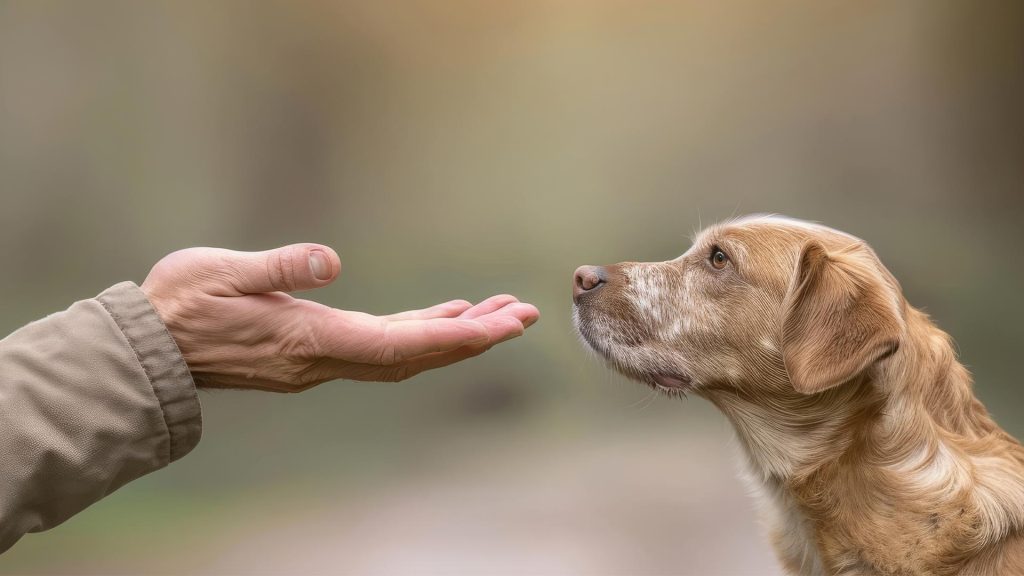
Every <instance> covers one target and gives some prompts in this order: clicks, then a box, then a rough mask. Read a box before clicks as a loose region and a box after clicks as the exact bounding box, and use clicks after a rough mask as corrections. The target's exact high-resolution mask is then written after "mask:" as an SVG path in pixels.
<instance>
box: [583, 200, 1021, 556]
mask: <svg viewBox="0 0 1024 576" xmlns="http://www.w3.org/2000/svg"><path fill="white" fill-rule="evenodd" d="M573 302H574V310H573V319H574V323H575V325H576V328H577V331H578V332H579V334H580V335H581V336H582V339H583V340H584V341H585V343H586V344H587V345H589V346H590V347H591V348H593V350H595V351H596V352H597V353H598V354H599V355H600V356H602V357H603V358H604V359H605V360H606V361H607V362H608V364H609V365H610V366H611V367H612V368H613V369H615V370H617V371H618V372H620V373H622V374H624V375H626V376H627V377H630V378H632V379H635V380H638V381H640V382H642V383H645V384H647V385H649V386H651V387H652V388H654V389H656V390H659V391H661V392H664V393H666V394H668V395H672V396H678V395H685V394H688V393H692V394H694V395H697V396H700V397H703V398H706V399H707V400H709V401H710V402H712V403H713V404H714V405H715V406H716V407H717V408H718V409H719V410H720V411H721V412H722V413H723V414H724V415H725V416H726V418H728V420H729V421H730V422H731V424H732V425H733V427H734V429H735V431H736V435H737V437H738V439H739V443H740V445H741V446H742V448H743V452H744V453H745V455H746V458H745V460H746V464H747V465H748V467H749V474H748V476H749V478H750V481H751V482H752V484H753V485H754V488H755V492H756V493H757V494H758V495H759V499H760V500H761V501H762V503H763V508H764V512H765V516H766V518H765V520H766V521H767V524H768V526H769V528H770V534H771V540H772V544H773V547H774V549H775V552H776V554H777V556H778V558H779V561H780V562H781V564H782V566H783V567H784V569H785V570H786V571H787V572H788V573H790V574H794V575H824V574H830V575H831V574H836V575H844V576H854V575H857V576H860V575H892V576H895V575H911V574H913V575H917V574H922V575H924V574H927V575H936V576H944V575H954V574H962V575H1000V576H1006V575H1014V574H1021V575H1024V447H1022V446H1021V444H1020V443H1019V442H1018V441H1017V440H1015V439H1014V438H1013V437H1011V436H1010V435H1009V434H1007V433H1006V432H1004V431H1003V430H1002V429H1001V428H999V426H997V425H996V423H995V422H994V421H993V419H992V418H991V417H990V416H989V414H988V412H987V411H986V409H985V407H984V406H983V405H982V404H981V402H979V401H978V400H977V399H976V398H975V397H974V394H973V392H972V380H971V376H970V374H969V373H968V371H967V370H966V369H965V368H964V367H963V365H961V364H960V363H959V362H958V360H957V358H956V352H955V349H954V347H953V343H952V341H951V339H950V337H949V336H948V335H947V334H946V333H944V332H942V331H941V330H940V329H939V328H937V327H936V326H935V324H933V323H932V322H931V320H930V319H929V318H928V316H926V315H925V314H924V313H922V312H920V311H919V310H917V309H915V308H913V307H912V306H911V305H910V304H909V303H907V301H906V299H905V298H904V297H903V294H902V292H901V289H900V285H899V283H898V282H897V281H896V279H895V278H894V277H893V275H892V274H891V273H890V272H889V271H888V270H887V269H886V268H885V266H883V265H882V263H881V261H880V260H879V258H878V257H877V255H876V254H875V252H874V251H873V250H872V249H871V248H870V247H869V246H868V245H867V244H866V243H865V242H864V241H862V240H860V239H858V238H856V237H854V236H851V235H849V234H846V233H843V232H840V231H837V230H833V229H831V228H827V227H825V226H823V225H819V224H814V223H809V222H804V221H800V220H795V219H791V218H785V217H780V216H771V215H755V216H748V217H744V218H739V219H734V220H731V221H727V222H724V223H722V224H719V225H715V226H712V227H710V228H707V229H705V230H704V231H702V232H701V233H700V234H698V236H697V237H696V239H695V240H694V242H693V245H692V247H691V248H690V249H689V250H688V251H687V252H686V253H684V254H683V255H682V256H680V257H678V258H676V259H674V260H670V261H667V262H651V263H638V262H623V263H620V264H616V265H613V266H604V267H598V266H582V267H580V268H579V269H577V270H576V273H575V275H574V279H573Z"/></svg>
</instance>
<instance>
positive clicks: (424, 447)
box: [0, 0, 1024, 575]
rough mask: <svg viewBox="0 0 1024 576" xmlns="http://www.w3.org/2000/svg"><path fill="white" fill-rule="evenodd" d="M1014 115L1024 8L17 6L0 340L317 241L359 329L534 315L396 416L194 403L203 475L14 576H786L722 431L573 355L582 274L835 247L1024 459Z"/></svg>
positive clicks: (1019, 128)
mask: <svg viewBox="0 0 1024 576" xmlns="http://www.w3.org/2000/svg"><path fill="white" fill-rule="evenodd" d="M1022 103H1024V4H1021V3H1019V2H1005V3H1001V2H943V1H936V0H921V1H908V2H856V3H850V2H816V1H815V2H810V1H808V2H791V1H782V2H770V3H767V2H754V1H752V0H751V1H737V2H731V1H724V2H670V1H646V0H586V1H583V0H519V1H517V2H501V1H496V0H484V1H481V0H475V1H470V0H431V1H429V2H428V1H408V2H393V1H385V0H375V1H373V2H368V1H367V2H355V1H346V0H343V1H335V2H316V1H310V2H264V3H253V2H215V3H214V2H156V1H154V2H128V1H124V2H108V1H102V0H95V1H91V2H72V1H67V2H49V1H36V0H26V1H14V2H12V1H6V0H0V270H3V273H2V274H0V334H7V333H9V332H11V331H13V330H15V329H17V328H18V327H20V326H21V325H23V324H25V323H27V322H29V321H31V320H33V319H36V318H39V317H42V316H44V315H46V314H48V313H50V312H53V311H56V310H59V309H63V308H64V307H66V306H68V305H69V304H70V303H71V302H73V301H75V300H77V299H81V298H86V297H90V296H93V295H95V294H96V293H98V292H100V291H101V290H103V289H104V288H106V287H107V286H109V285H111V284H114V283H116V282H118V281H121V280H126V279H130V280H135V281H136V282H141V281H142V279H143V278H144V277H145V275H146V273H147V271H148V270H149V267H150V266H151V265H152V264H153V263H155V262H156V261H157V260H158V259H159V258H160V257H161V256H163V255H164V254H166V253H168V252H171V251H173V250H176V249H178V248H182V247H187V246H197V245H209V246H223V247H229V248H235V249H241V250H260V249H266V248H271V247H275V246H278V245H281V244H285V243H290V242H298V241H311V242H322V243H327V244H329V245H331V246H334V247H335V248H337V250H338V252H339V253H340V254H341V255H342V260H343V262H344V270H343V272H342V277H341V279H340V280H339V281H338V282H337V283H336V284H335V285H334V286H331V287H329V288H326V289H323V290H320V291H318V292H315V293H311V294H308V297H309V298H312V299H315V300H318V301H321V302H324V303H328V304H331V305H334V306H337V307H341V308H349V309H357V310H364V311H368V312H373V313H389V312H394V311H398V310H403V309H410V308H420V307H424V306H428V305H430V304H432V303H435V302H439V301H443V300H448V299H452V298H466V299H471V300H479V299H482V298H484V297H486V296H489V295H491V294H495V293H501V292H510V293H513V294H516V295H517V296H519V297H520V298H521V299H523V300H526V301H530V302H533V303H535V304H537V305H538V306H539V307H540V309H541V311H542V313H543V318H542V320H541V322H540V323H539V324H538V325H537V326H535V327H534V328H532V329H531V330H530V333H529V334H528V335H527V336H526V337H525V338H522V339H519V340H516V341H513V342H512V343H509V344H507V345H503V346H501V347H499V348H496V349H495V350H493V351H491V352H489V353H488V354H486V355H485V356H483V357H481V358H477V359H474V360H471V361H469V362H467V363H465V364H462V365H458V366H455V367H451V368H448V369H445V370H441V371H437V372H433V373H429V374H425V375H422V376H419V377H417V378H416V379H414V380H413V381H410V382H406V383H403V384H398V385H388V384H354V383H347V382H332V383H328V384H325V385H322V386H320V387H319V388H317V389H314V390H312V391H309V392H306V393H304V394H301V395H295V396H280V395H270V394H263V393H238V392H204V393H203V394H202V395H201V396H202V403H203V410H204V418H205V431H204V438H203V441H202V442H201V443H200V445H199V447H198V448H197V449H196V450H195V451H194V452H193V453H192V454H191V455H189V456H188V457H187V458H185V459H183V460H182V461H180V462H178V463H175V464H174V465H173V466H171V467H170V468H168V469H167V470H164V471H161V472H159V473H157V474H153V475H151V476H148V477H146V478H143V479H141V480H139V481H137V482H134V483H132V484H131V485H129V486H127V487H125V488H123V489H121V490H120V491H118V492H117V493H116V494H115V495H114V496H112V497H110V498H108V499H106V500H104V501H102V502H100V503H99V504H97V505H96V506H94V507H92V508H90V509H89V510H87V511H85V512H84V513H82V514H80V515H79V516H77V517H75V518H73V519H72V520H70V521H69V522H67V523H66V524H64V525H62V526H60V527H58V528H56V529H54V530H51V531H49V532H46V533H43V534H38V535H30V536H28V537H26V538H24V539H23V540H22V541H21V542H20V543H19V544H18V545H17V546H16V547H15V548H14V549H13V550H12V551H11V552H9V553H7V554H6V555H5V556H3V557H2V558H0V572H3V573H23V574H101V573H102V574H263V573H265V574H297V573H351V574H515V575H528V574H538V575H548V574H550V575H560V574H584V575H588V574H595V575H600V574H679V575H682V574H700V575H714V574H723V575H726V574H756V575H771V574H776V573H778V572H777V568H776V567H775V563H774V560H773V556H772V553H771V551H770V548H769V546H768V544H767V540H766V538H765V537H764V535H763V534H762V530H761V527H760V525H759V523H758V519H757V514H756V510H755V506H754V504H753V502H752V501H751V500H750V499H749V498H748V496H747V493H746V490H745V489H744V487H743V485H742V483H741V482H740V481H738V480H737V479H736V472H737V470H738V466H737V463H738V458H737V454H738V452H737V448H736V446H735V442H734V441H733V440H732V433H731V431H730V429H729V427H728V425H727V424H726V422H725V421H724V419H722V418H721V417H719V416H718V415H717V414H716V413H715V412H714V410H713V409H712V408H711V407H710V406H709V405H708V404H707V403H705V402H703V401H701V400H699V399H690V400H686V401H673V400H668V399H665V398H661V397H655V396H652V395H651V394H650V393H649V392H648V391H647V389H646V388H642V387H640V386H637V385H634V384H631V383H628V382H625V381H624V380H622V379H621V378H619V377H617V376H613V375H611V374H610V373H609V372H607V371H606V370H605V369H604V368H603V367H602V366H601V364H600V362H598V361H597V360H596V359H595V358H593V357H591V356H590V355H589V354H587V353H585V352H584V351H583V350H582V348H581V346H580V345H579V343H578V342H577V340H576V337H575V336H574V334H573V333H572V330H571V328H570V323H569V318H570V276H571V273H572V271H573V269H574V268H575V267H576V266H578V265H581V264H585V263H593V264H598V263H611V262H616V261H621V260H664V259H668V258H672V257H675V256H676V255H678V254H679V253H681V252H683V251H684V250H685V249H686V248H687V246H688V244H689V236H690V235H691V234H692V233H693V232H694V231H695V230H696V229H698V228H699V227H700V226H701V225H702V224H704V225H706V224H708V223H710V222H713V221H716V220H719V219H722V218H725V217H729V216H732V215H739V214H745V213H751V212H779V213H784V214H787V215H791V216H795V217H799V218H806V219H812V220H818V221H821V222H823V223H826V224H829V225H832V226H834V227H837V228H841V229H843V230H846V231H849V232H851V233H854V234H857V235H859V236H861V237H863V238H865V239H867V240H868V241H869V242H871V243H872V244H873V246H874V247H875V248H876V249H877V251H878V252H879V254H880V255H881V256H882V258H883V260H884V261H885V262H886V263H887V264H888V265H889V267H890V268H891V269H892V271H893V272H894V273H895V274H896V276H897V277H898V278H899V279H900V280H901V281H902V283H903V287H904V289H905V291H906V293H907V296H908V298H909V299H910V300H911V302H912V303H914V304H915V305H917V306H920V307H923V308H925V309H926V310H927V311H929V312H930V313H931V314H932V315H933V317H934V318H935V319H936V321H937V322H938V323H939V324H940V325H941V326H942V327H943V328H945V329H946V330H947V331H949V332H950V333H952V334H953V335H954V337H955V338H956V340H957V342H958V344H959V346H960V351H961V355H962V360H963V361H964V362H965V363H966V364H967V365H968V366H969V367H970V368H971V370H972V371H973V372H974V374H975V376H976V381H977V384H976V388H977V392H978V394H979V395H980V396H981V398H982V399H983V400H984V401H985V402H986V404H987V405H988V407H989V408H990V409H991V411H992V412H993V413H994V414H995V416H996V418H997V420H998V421H999V422H1000V423H1001V424H1002V425H1003V426H1004V427H1005V428H1007V429H1008V430H1009V431H1010V432H1011V433H1013V434H1014V435H1016V436H1018V437H1022V436H1024V416H1022V414H1024V389H1022V388H1021V381H1020V376H1019V374H1020V365H1019V361H1020V358H1021V352H1022V343H1024V333H1022V332H1024V302H1022V300H1021V297H1020V296H1021V293H1022V289H1024V258H1022V257H1021V253H1022V248H1024V226H1022V216H1024V106H1022ZM0 433H2V432H0Z"/></svg>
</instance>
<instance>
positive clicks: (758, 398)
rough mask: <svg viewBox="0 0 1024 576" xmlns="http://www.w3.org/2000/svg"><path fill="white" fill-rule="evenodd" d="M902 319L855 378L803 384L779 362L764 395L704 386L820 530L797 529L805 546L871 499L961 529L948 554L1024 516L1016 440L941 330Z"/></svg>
mask: <svg viewBox="0 0 1024 576" xmlns="http://www.w3.org/2000/svg"><path fill="white" fill-rule="evenodd" d="M906 320H907V337H906V338H905V340H904V342H903V343H902V344H901V347H900V349H899V350H898V351H897V353H896V354H894V355H892V356H890V357H889V358H887V359H885V360H883V361H882V362H881V363H880V364H879V365H878V366H877V367H876V368H875V369H874V370H872V371H871V373H869V374H866V375H865V376H864V377H862V378H861V379H860V380H858V381H855V382H849V383H846V384H844V385H842V386H839V387H836V388H833V389H831V390H828V391H825V392H822V393H819V394H816V395H810V396H808V395H802V394H799V393H797V392H796V391H794V390H792V387H790V386H788V382H787V381H786V378H785V375H784V374H778V373H774V374H772V373H769V374H766V379H767V382H766V386H765V387H762V388H761V389H762V390H763V389H764V388H768V389H770V390H771V396H770V397H766V395H765V393H763V392H744V391H743V390H736V389H731V390H726V389H711V390H708V391H707V392H705V393H704V394H703V395H704V396H705V397H707V398H708V399H709V400H711V401H712V402H713V403H714V404H715V405H716V406H718V408H719V409H720V410H721V411H722V412H723V413H724V414H725V415H726V416H727V417H728V418H729V420H730V421H731V422H732V424H733V426H734V427H735V429H736V432H737V436H738V437H739V439H740V442H741V443H742V445H743V447H744V449H745V452H746V454H747V456H748V458H749V461H750V470H751V473H752V475H753V476H755V478H754V479H755V481H757V482H758V483H759V484H760V486H761V487H762V488H764V489H765V492H766V493H768V494H771V495H773V497H774V498H775V499H776V500H784V501H785V506H786V507H787V508H789V509H792V510H799V511H800V514H801V517H802V518H806V520H807V521H806V522H805V525H806V526H808V527H809V528H808V530H810V531H811V532H812V533H813V532H815V531H817V532H818V533H817V534H809V535H807V538H806V539H807V540H808V541H809V542H815V543H818V544H815V545H814V546H819V545H820V542H821V541H822V540H821V538H822V535H821V534H820V532H821V531H822V530H824V529H826V528H825V525H827V524H829V520H828V519H829V518H836V517H842V515H844V514H845V515H850V514H853V515H857V514H867V512H865V511H864V510H867V509H870V508H872V507H877V508H875V509H874V510H873V511H874V513H875V514H880V513H883V512H880V511H884V510H889V511H895V512H897V513H898V514H899V515H901V518H904V519H905V521H906V522H907V523H912V522H914V521H920V523H921V524H922V525H921V526H919V527H907V528H905V530H906V531H907V532H908V533H909V534H918V537H920V535H921V534H925V535H928V534H931V535H934V534H935V533H936V530H941V529H944V528H941V526H949V528H948V530H950V531H952V532H951V534H953V535H954V536H956V537H957V538H959V539H960V541H956V542H954V543H953V544H952V545H951V546H952V547H953V549H951V550H944V551H943V552H942V553H943V554H947V555H948V554H954V555H957V554H961V553H966V552H967V550H961V548H964V547H966V548H973V549H974V551H975V552H976V551H977V549H978V548H979V547H981V548H984V547H985V546H990V545H992V544H993V543H995V542H997V541H999V540H1000V539H1001V538H1003V537H1005V536H1006V535H1007V534H1011V533H1017V532H1019V531H1020V530H1021V529H1022V528H1024V449H1022V448H1021V446H1020V444H1019V443H1017V442H1016V441H1015V440H1014V439H1013V438H1012V437H1010V436H1009V435H1007V434H1006V433H1005V432H1003V431H1002V430H1001V429H1000V428H999V427H998V426H997V425H996V424H995V422H994V421H993V420H992V419H991V417H990V416H989V415H988V413H987V411H986V410H985V408H984V407H983V406H982V405H981V403H980V402H979V401H978V400H977V399H976V398H975V397H974V395H973V392H972V383H971V378H970V375H969V374H968V372H967V370H966V369H965V368H964V367H963V366H962V365H961V364H960V363H959V362H958V361H957V360H956V355H955V352H954V349H953V346H952V343H951V341H950V339H949V337H948V336H947V335H946V334H945V333H943V332H942V331H941V330H939V329H938V328H937V327H936V326H935V325H934V324H932V323H931V322H930V321H929V320H928V318H927V317H926V316H925V315H924V314H922V313H920V312H918V311H916V310H914V309H912V308H910V307H908V308H907V316H906ZM777 504H778V503H777ZM855 506H860V507H861V509H860V510H858V509H856V508H854V507H855ZM908 510H915V511H919V512H920V513H919V514H916V515H913V514H911V515H910V516H907V514H909V512H908ZM890 513H891V512H890ZM945 513H951V514H953V515H959V516H960V517H961V519H960V520H958V521H954V522H949V523H947V524H943V523H942V521H941V520H940V519H937V518H938V517H937V516H936V514H945ZM901 522H904V520H901ZM928 524H931V525H928ZM936 526H940V528H936ZM829 529H830V530H831V528H829ZM844 530H845V529H839V531H840V532H843V534H844V535H841V537H840V536H837V538H838V540H839V541H842V542H846V544H845V545H846V546H848V547H861V550H862V551H861V552H860V554H862V556H863V554H868V555H870V553H869V552H863V550H864V548H863V547H864V546H869V544H868V543H866V542H858V541H857V538H858V536H857V534H855V533H852V532H851V531H849V530H847V531H845V532H844ZM956 530H960V531H961V532H964V531H965V530H966V531H967V532H968V533H965V534H964V533H961V532H956ZM847 532H849V533H847ZM950 538H952V536H951V537H950ZM946 540H949V541H953V540H950V539H946ZM843 546H844V544H838V545H837V549H841V548H842V547H843ZM879 554H881V555H884V554H885V553H884V552H879ZM948 560H949V558H948V557H947V559H946V560H944V561H948ZM801 561H803V560H801ZM850 561H852V560H850ZM857 561H858V562H860V561H862V560H857Z"/></svg>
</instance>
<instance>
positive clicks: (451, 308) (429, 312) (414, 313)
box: [385, 300, 473, 320]
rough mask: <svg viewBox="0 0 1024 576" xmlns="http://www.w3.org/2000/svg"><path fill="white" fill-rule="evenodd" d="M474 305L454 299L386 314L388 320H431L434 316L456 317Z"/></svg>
mask: <svg viewBox="0 0 1024 576" xmlns="http://www.w3.org/2000/svg"><path fill="white" fill-rule="evenodd" d="M472 307H473V305H472V304H471V303H469V302H466V301H465V300H452V301H451V302H445V303H443V304H437V305H434V306H431V307H430V308H424V309H423V310H409V311H407V312H399V313H397V314H391V315H390V316H385V318H387V319H388V320H430V319H432V318H454V317H456V316H458V315H459V314H462V313H463V312H465V311H466V310H469V309H470V308H472Z"/></svg>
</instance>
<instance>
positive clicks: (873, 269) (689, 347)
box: [573, 216, 904, 394]
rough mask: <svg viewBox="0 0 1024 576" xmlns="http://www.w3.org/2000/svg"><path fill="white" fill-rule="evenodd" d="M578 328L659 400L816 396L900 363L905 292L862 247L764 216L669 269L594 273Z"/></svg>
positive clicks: (741, 222)
mask: <svg viewBox="0 0 1024 576" xmlns="http://www.w3.org/2000/svg"><path fill="white" fill-rule="evenodd" d="M573 301H574V303H575V310H574V320H575V323H576V327H577V329H578V330H579V332H580V334H581V335H582V336H583V338H584V339H585V340H586V342H587V343H588V344H589V345H590V346H591V347H592V348H594V350H596V351H597V352H598V353H599V354H600V355H601V356H603V357H604V358H605V359H606V360H607V361H608V362H609V364H610V365H611V366H612V367H614V368H615V369H616V370H618V371H620V372H622V373H623V374H625V375H627V376H629V377H631V378H634V379H636V380H640V381H642V382H644V383H647V384H648V385H650V386H652V387H655V388H657V389H659V390H662V391H665V392H669V393H681V392H686V391H689V390H694V391H697V392H703V391H706V390H712V389H731V390H733V391H737V392H738V391H741V390H747V391H750V392H756V391H758V389H759V388H764V387H780V386H781V387H786V388H787V389H788V390H794V389H795V390H796V391H797V392H799V393H802V394H814V393H817V392H820V391H823V390H826V389H829V388H832V387H835V386H838V385H840V384H843V383H845V382H848V381H851V380H854V379H856V378H858V377H859V376H861V375H863V374H865V373H866V371H868V370H869V369H871V368H872V367H873V366H875V365H876V364H877V363H878V361H879V360H881V359H883V358H885V357H886V356H888V355H890V354H892V353H893V352H894V351H895V350H896V349H897V348H898V346H899V343H900V340H901V335H902V333H903V331H904V321H903V313H904V301H903V297H902V295H901V293H900V289H899V285H898V284H897V282H896V280H895V279H894V278H893V277H892V275H891V274H889V272H888V271H887V270H886V269H885V268H884V266H882V264H881V262H879V260H878V258H877V257H876V256H875V253H874V252H873V251H872V250H871V248H870V247H868V246H867V244H865V243H864V242H863V241H861V240H858V239H857V238H854V237H853V236H850V235H848V234H844V233H842V232H838V231H836V230H832V229H830V228H827V227H825V226H820V225H817V224H811V223H807V222H802V221H798V220H792V219H788V218H782V217H777V216H753V217H747V218H743V219H738V220H733V221H730V222H726V223H723V224H720V225H717V226H712V227H710V228H708V229H706V230H704V231H703V232H701V233H700V234H699V235H698V236H697V238H696V240H695V241H694V243H693V246H692V247H691V248H690V249H689V250H687V251H686V253H685V254H683V255H682V256H680V257H678V258H676V259H674V260H670V261H667V262H651V263H637V262H623V263H620V264H616V265H613V266H604V267H597V266H583V267H581V268H579V269H578V270H577V271H576V274H575V277H574V281H573Z"/></svg>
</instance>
